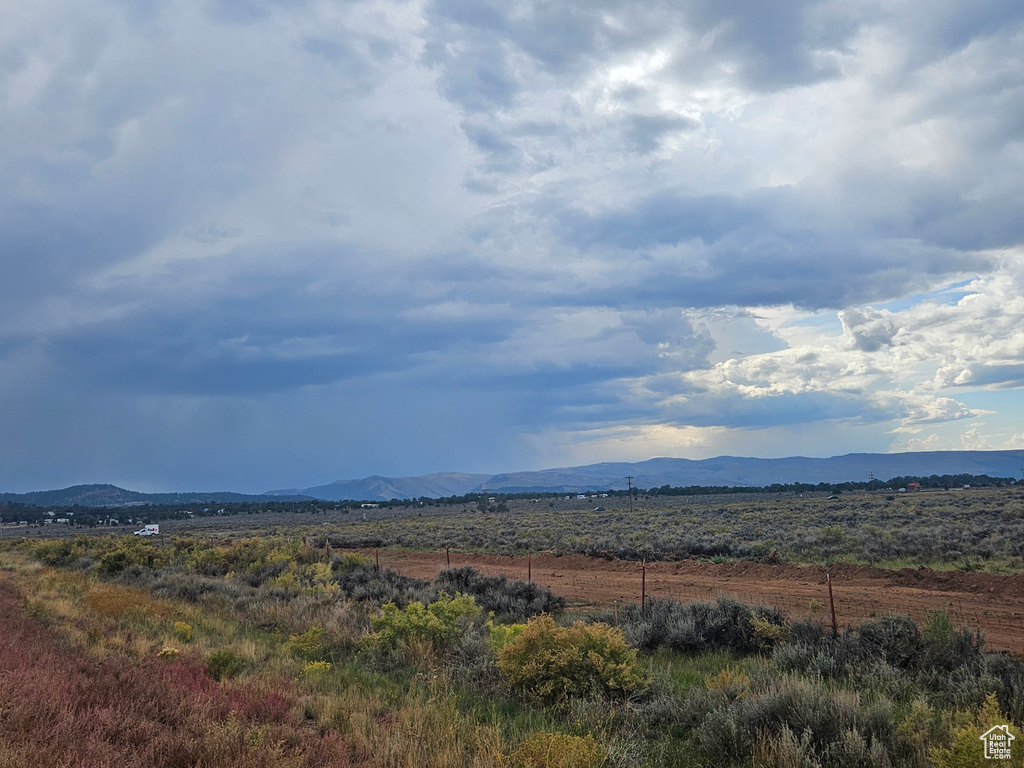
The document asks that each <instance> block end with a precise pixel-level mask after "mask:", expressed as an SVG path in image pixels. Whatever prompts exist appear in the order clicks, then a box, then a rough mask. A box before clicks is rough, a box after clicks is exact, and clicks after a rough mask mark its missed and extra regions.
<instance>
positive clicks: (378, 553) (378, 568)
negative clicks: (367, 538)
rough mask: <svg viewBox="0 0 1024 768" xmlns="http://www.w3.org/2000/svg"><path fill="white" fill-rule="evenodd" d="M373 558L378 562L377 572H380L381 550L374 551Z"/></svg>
mask: <svg viewBox="0 0 1024 768" xmlns="http://www.w3.org/2000/svg"><path fill="white" fill-rule="evenodd" d="M373 556H374V558H375V559H376V560H377V570H378V571H379V570H380V550H379V549H375V550H373Z"/></svg>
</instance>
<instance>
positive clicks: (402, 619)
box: [360, 592, 480, 654]
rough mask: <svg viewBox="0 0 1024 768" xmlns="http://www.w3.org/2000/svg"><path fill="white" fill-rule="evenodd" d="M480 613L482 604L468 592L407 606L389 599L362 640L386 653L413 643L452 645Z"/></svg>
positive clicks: (435, 647) (440, 648)
mask: <svg viewBox="0 0 1024 768" xmlns="http://www.w3.org/2000/svg"><path fill="white" fill-rule="evenodd" d="M479 616H480V607H479V606H478V605H477V604H476V601H475V600H474V599H473V598H472V597H469V596H468V595H462V594H457V595H455V597H449V596H448V595H447V594H445V593H444V592H442V593H441V594H440V595H439V596H438V598H437V600H435V601H434V602H432V603H430V604H429V605H426V606H425V605H423V603H420V602H412V603H409V605H408V606H406V607H405V609H404V610H403V609H401V608H399V607H398V606H397V605H395V604H394V603H386V604H385V605H383V606H382V607H381V609H380V614H379V615H378V616H374V617H373V618H371V619H370V626H371V627H372V628H373V630H374V631H373V632H372V633H371V634H369V635H367V636H366V637H364V638H363V639H362V640H361V641H360V645H361V647H362V648H363V649H364V650H368V651H372V652H376V653H384V654H387V653H389V652H393V651H396V650H399V649H401V648H408V647H409V646H410V645H413V644H423V645H427V646H429V647H430V649H431V650H433V651H434V652H440V651H444V650H446V649H448V648H450V647H451V646H452V645H454V644H455V642H456V641H457V640H458V639H459V638H460V637H461V636H462V634H463V632H464V631H465V629H466V627H467V626H468V625H469V624H470V623H471V622H472V621H473V620H475V619H476V618H478V617H479Z"/></svg>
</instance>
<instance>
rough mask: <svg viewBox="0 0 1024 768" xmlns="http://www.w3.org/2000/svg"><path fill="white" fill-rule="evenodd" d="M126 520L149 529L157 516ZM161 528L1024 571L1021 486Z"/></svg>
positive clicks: (249, 514)
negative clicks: (147, 522) (312, 529)
mask: <svg viewBox="0 0 1024 768" xmlns="http://www.w3.org/2000/svg"><path fill="white" fill-rule="evenodd" d="M599 507H600V508H601V509H597V508H599ZM235 511H236V512H237V510H235ZM125 515H126V516H129V517H132V516H134V517H136V518H138V519H137V520H136V522H137V523H139V520H141V519H145V518H144V517H143V516H144V515H145V509H144V508H139V507H137V508H134V509H132V510H130V511H125V512H124V515H123V516H125ZM123 516H122V517H123ZM161 526H162V527H161V530H162V531H164V533H167V534H172V535H177V534H186V535H190V534H193V533H197V534H202V535H210V536H216V535H225V536H238V535H252V534H257V533H263V534H266V533H273V532H277V531H280V532H285V531H292V532H297V531H296V529H301V528H303V527H305V526H317V527H318V528H319V529H320V530H321V531H322V532H323V533H324V534H325V535H330V536H331V541H332V545H333V546H337V547H346V548H359V547H363V548H365V547H389V548H395V547H399V548H411V549H425V550H432V549H438V548H442V547H445V546H450V547H451V548H453V549H455V550H458V551H461V552H482V553H489V554H524V555H525V554H526V553H528V552H534V553H539V552H550V553H553V554H559V553H560V554H588V555H589V554H592V555H611V556H613V557H616V558H618V559H623V560H637V561H639V560H640V559H641V558H646V559H647V560H649V561H650V560H667V561H676V560H686V559H693V558H704V559H712V560H723V559H724V560H734V559H735V560H751V561H756V562H762V563H770V564H778V563H796V564H833V563H836V562H848V563H855V564H863V565H874V566H879V567H885V568H896V569H899V568H904V567H918V566H926V567H930V568H936V569H963V570H968V571H979V570H980V571H989V572H998V573H1011V572H1024V492H1022V491H1021V490H1020V489H1017V488H1005V489H966V490H952V491H922V492H918V493H904V494H898V493H882V492H879V493H874V494H872V493H848V494H842V495H840V496H839V497H838V498H835V499H829V498H827V497H826V496H825V495H824V494H807V495H806V496H804V495H795V494H769V493H762V494H723V495H709V496H650V497H645V496H639V497H638V498H637V500H636V504H635V509H634V511H633V512H632V513H630V510H629V505H628V500H627V499H625V498H608V499H602V498H587V499H577V498H575V497H573V498H568V499H543V500H529V499H509V500H506V501H503V502H500V503H499V504H497V505H491V506H489V507H488V508H487V509H486V510H482V509H480V508H478V506H477V505H475V504H474V505H467V504H456V505H442V504H432V503H413V502H410V503H405V504H398V505H396V506H392V507H390V508H371V509H364V510H360V509H355V510H351V511H349V510H346V511H330V510H328V511H323V512H320V513H317V514H310V513H293V512H276V513H268V512H265V511H260V510H258V509H249V510H245V511H244V512H242V513H240V514H226V515H223V516H211V517H195V518H193V519H189V520H167V521H161ZM133 527H136V528H137V527H141V523H139V524H136V525H134V526H133ZM125 530H126V528H125V527H124V526H121V527H120V528H116V529H110V528H91V529H90V528H77V527H73V528H68V527H65V526H57V525H54V526H47V527H37V528H25V527H10V528H8V527H6V526H5V527H4V531H3V535H4V537H5V538H9V537H21V536H27V537H29V538H36V537H50V536H67V535H72V534H77V533H86V532H88V533H94V534H106V533H110V532H124V531H125ZM127 530H131V528H128V529H127Z"/></svg>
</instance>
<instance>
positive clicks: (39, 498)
mask: <svg viewBox="0 0 1024 768" xmlns="http://www.w3.org/2000/svg"><path fill="white" fill-rule="evenodd" d="M303 498H308V497H305V496H302V495H301V494H278V495H275V496H262V495H256V496H254V495H249V494H245V493H232V492H230V491H217V492H213V493H140V492H139V491H127V490H125V489H124V488H118V487H117V486H116V485H73V486H71V487H70V488H62V489H60V490H58V491H32V492H31V493H0V502H14V503H18V504H30V505H34V506H38V507H71V506H75V505H76V504H77V505H79V506H82V507H124V506H129V505H132V504H190V503H191V504H197V503H198V504H203V503H209V504H227V503H232V502H236V503H237V502H242V501H290V500H300V499H303Z"/></svg>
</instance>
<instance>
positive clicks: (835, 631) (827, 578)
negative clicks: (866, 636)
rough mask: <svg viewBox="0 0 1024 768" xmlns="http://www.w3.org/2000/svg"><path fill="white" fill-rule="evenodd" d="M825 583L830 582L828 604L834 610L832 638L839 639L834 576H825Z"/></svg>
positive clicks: (829, 574)
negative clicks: (833, 585) (833, 588)
mask: <svg viewBox="0 0 1024 768" xmlns="http://www.w3.org/2000/svg"><path fill="white" fill-rule="evenodd" d="M825 581H827V582H828V604H829V607H830V608H831V609H832V638H833V639H835V638H837V637H839V625H838V624H836V601H835V600H834V599H833V598H832V574H831V573H830V572H829V573H826V574H825Z"/></svg>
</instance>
